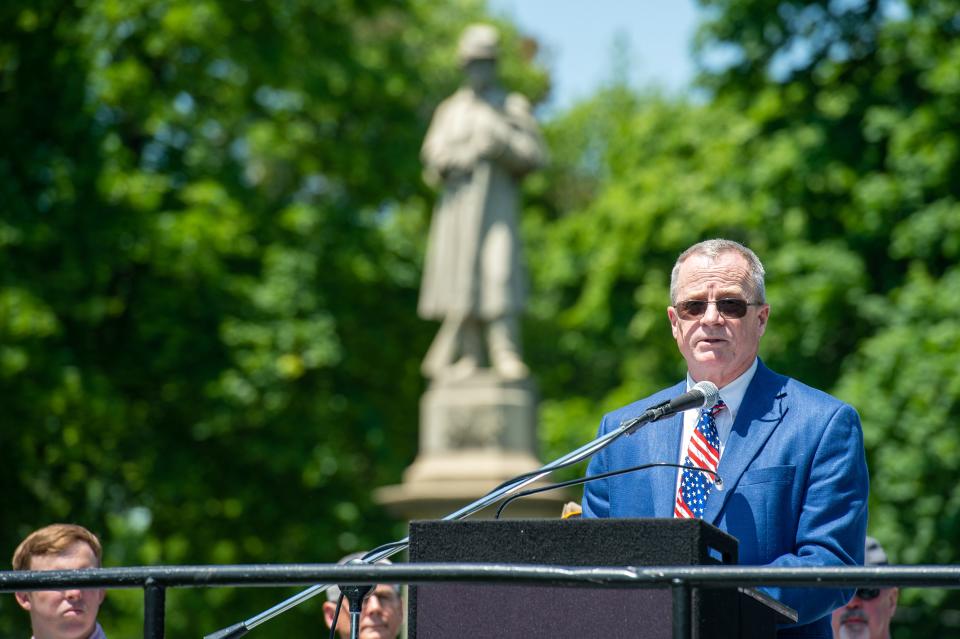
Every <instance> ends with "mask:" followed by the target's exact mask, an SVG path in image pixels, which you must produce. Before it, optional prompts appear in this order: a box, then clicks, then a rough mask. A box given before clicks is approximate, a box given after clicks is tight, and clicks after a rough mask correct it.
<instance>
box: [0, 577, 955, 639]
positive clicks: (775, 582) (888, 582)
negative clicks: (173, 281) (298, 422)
mask: <svg viewBox="0 0 960 639" xmlns="http://www.w3.org/2000/svg"><path fill="white" fill-rule="evenodd" d="M435 582H458V583H511V584H530V585H541V586H581V587H583V586H589V587H598V588H670V589H672V590H673V607H674V615H673V617H674V626H673V633H674V637H675V639H686V638H687V637H689V636H690V619H689V610H690V601H691V596H692V589H694V588H698V587H704V588H735V587H757V586H800V587H813V588H828V587H834V588H835V587H841V586H846V587H855V586H857V587H867V586H876V587H891V586H899V587H910V588H960V566H953V565H951V566H934V565H927V566H876V567H856V568H854V567H844V568H774V567H752V566H648V567H642V568H640V567H630V566H621V567H588V568H583V567H565V566H545V565H525V564H524V565H520V564H495V563H484V564H477V563H415V564H393V565H381V564H375V565H369V564H368V565H349V566H347V565H337V564H251V565H232V566H152V567H127V568H97V569H88V570H77V571H74V570H51V571H5V572H0V592H15V591H29V590H64V589H67V588H141V589H143V592H144V620H143V636H144V639H163V636H164V618H165V612H166V611H165V605H166V603H165V600H166V597H165V595H166V590H167V589H168V588H198V587H203V588H210V587H234V586H255V587H267V586H271V587H274V586H275V587H280V586H294V585H308V584H309V585H313V584H352V583H405V584H414V585H418V584H427V583H435Z"/></svg>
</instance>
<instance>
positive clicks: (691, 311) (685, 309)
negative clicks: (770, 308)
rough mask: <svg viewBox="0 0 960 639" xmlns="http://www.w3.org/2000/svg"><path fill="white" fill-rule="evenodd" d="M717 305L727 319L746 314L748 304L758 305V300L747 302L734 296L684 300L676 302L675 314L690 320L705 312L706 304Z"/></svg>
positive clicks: (718, 310) (719, 311) (738, 317)
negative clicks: (719, 298)
mask: <svg viewBox="0 0 960 639" xmlns="http://www.w3.org/2000/svg"><path fill="white" fill-rule="evenodd" d="M710 304H716V305H717V312H718V313H720V314H721V315H722V316H724V317H725V318H727V319H740V318H741V317H743V316H744V315H746V314H747V307H748V306H760V305H761V303H760V302H748V301H747V300H742V299H739V298H736V297H728V298H724V299H722V300H684V301H682V302H679V303H677V305H676V309H677V315H679V316H680V319H684V320H691V319H697V318H698V317H702V316H703V314H704V313H706V312H707V306H709V305H710Z"/></svg>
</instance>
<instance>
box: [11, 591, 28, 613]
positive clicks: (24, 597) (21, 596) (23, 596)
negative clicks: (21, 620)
mask: <svg viewBox="0 0 960 639" xmlns="http://www.w3.org/2000/svg"><path fill="white" fill-rule="evenodd" d="M13 596H14V597H15V598H16V600H17V605H19V606H20V607H21V608H23V609H24V610H26V611H27V612H30V609H31V608H32V605H31V604H30V593H29V592H15V593H13Z"/></svg>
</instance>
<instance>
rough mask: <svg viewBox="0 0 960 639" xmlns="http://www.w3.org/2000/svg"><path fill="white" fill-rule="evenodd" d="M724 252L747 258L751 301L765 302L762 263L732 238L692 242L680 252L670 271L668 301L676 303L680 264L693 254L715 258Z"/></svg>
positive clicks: (754, 254)
mask: <svg viewBox="0 0 960 639" xmlns="http://www.w3.org/2000/svg"><path fill="white" fill-rule="evenodd" d="M724 253H737V254H739V255H742V256H743V258H744V259H745V260H747V265H748V266H749V268H750V288H751V289H752V291H751V292H752V293H753V295H754V298H755V299H753V300H748V301H753V302H760V303H764V304H765V303H766V301H767V293H766V287H765V286H764V282H763V278H764V275H765V271H764V269H763V264H762V263H761V262H760V258H759V257H757V254H756V253H754V252H753V251H751V250H750V249H748V248H747V247H746V246H744V245H743V244H740V243H739V242H734V241H733V240H724V239H713V240H704V241H703V242H699V243H697V244H694V245H693V246H691V247H690V248H688V249H687V250H686V251H684V252H683V253H681V254H680V257H678V258H677V261H676V263H675V264H674V265H673V271H671V273H670V303H671V304H676V303H677V302H678V301H680V300H678V299H677V293H678V290H677V289H678V288H679V286H680V285H679V284H678V282H677V280H678V279H679V277H680V265H681V264H683V262H684V261H685V260H686V259H687V258H688V257H691V256H693V255H705V256H706V257H708V258H710V259H712V260H715V259H717V258H719V257H720V256H721V255H722V254H724Z"/></svg>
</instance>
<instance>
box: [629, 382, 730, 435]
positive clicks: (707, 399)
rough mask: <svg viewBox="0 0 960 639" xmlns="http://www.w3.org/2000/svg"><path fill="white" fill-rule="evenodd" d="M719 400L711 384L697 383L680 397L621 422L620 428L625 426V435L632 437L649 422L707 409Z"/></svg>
mask: <svg viewBox="0 0 960 639" xmlns="http://www.w3.org/2000/svg"><path fill="white" fill-rule="evenodd" d="M718 399H720V391H719V389H717V385H716V384H714V383H713V382H707V381H703V382H697V384H696V385H695V386H694V387H693V388H691V389H690V390H688V391H687V392H686V393H683V394H682V395H677V396H676V397H674V398H673V399H671V400H669V401H666V402H662V403H660V404H657V405H656V406H653V407H651V408H648V409H647V410H645V411H644V412H643V414H642V415H640V416H639V417H634V418H633V419H631V420H628V421H625V422H623V424H621V426H627V428H628V430H627V434H628V435H632V434H633V433H634V431H636V429H637V428H638V427H639V426H641V425H643V424H647V423H649V422H655V421H657V420H658V419H663V418H664V417H669V416H670V415H674V414H676V413H682V412H683V411H685V410H690V409H691V408H704V407H706V408H709V407H710V406H713V405H714V404H716V403H717V400H718Z"/></svg>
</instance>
